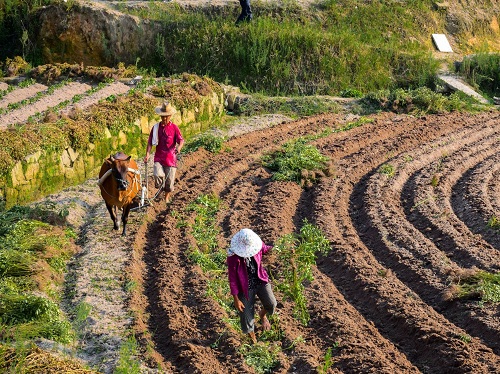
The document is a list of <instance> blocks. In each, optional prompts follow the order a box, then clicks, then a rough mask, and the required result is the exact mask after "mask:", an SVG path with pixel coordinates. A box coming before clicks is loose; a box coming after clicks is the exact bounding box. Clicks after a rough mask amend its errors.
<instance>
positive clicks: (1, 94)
mask: <svg viewBox="0 0 500 374" xmlns="http://www.w3.org/2000/svg"><path fill="white" fill-rule="evenodd" d="M35 83H36V81H35V80H34V79H32V78H29V79H25V80H23V81H22V82H19V84H18V85H17V86H13V85H9V87H7V89H5V90H0V99H1V98H2V97H4V96H5V95H7V94H8V93H9V92H12V91H14V90H16V89H19V88H26V87H29V86H31V85H33V84H35Z"/></svg>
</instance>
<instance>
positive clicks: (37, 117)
mask: <svg viewBox="0 0 500 374" xmlns="http://www.w3.org/2000/svg"><path fill="white" fill-rule="evenodd" d="M109 83H110V82H99V83H98V84H97V86H94V87H92V88H90V89H89V90H87V91H85V92H84V93H83V94H77V95H75V96H73V97H72V98H71V100H65V101H61V102H60V103H59V104H57V105H55V106H53V107H50V108H49V109H48V110H47V111H46V112H42V113H37V114H34V115H32V116H30V117H29V118H28V122H36V121H39V120H40V119H41V118H42V115H43V114H44V113H47V112H51V113H54V114H56V113H57V112H58V111H60V110H61V109H63V108H65V107H66V106H68V105H69V104H70V103H73V104H76V103H78V102H79V101H81V100H82V99H83V98H84V97H87V96H90V95H92V94H94V93H96V92H98V91H100V90H102V89H103V88H104V87H106V86H107V85H108V84H109Z"/></svg>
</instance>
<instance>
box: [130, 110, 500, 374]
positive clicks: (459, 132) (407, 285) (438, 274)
mask: <svg viewBox="0 0 500 374" xmlns="http://www.w3.org/2000/svg"><path fill="white" fill-rule="evenodd" d="M373 118H374V122H373V123H371V124H367V125H365V126H363V127H360V128H356V129H353V130H351V131H348V132H341V133H335V134H332V135H330V136H328V137H326V138H323V139H319V140H317V141H316V144H317V146H318V147H319V148H320V149H321V150H322V152H323V153H324V154H326V155H328V156H330V157H331V158H332V159H333V160H335V163H336V169H337V172H336V176H335V177H333V178H323V179H322V181H321V182H320V183H319V184H318V185H316V186H314V187H313V188H310V189H306V190H303V189H301V188H300V187H299V186H298V185H297V184H294V183H290V182H288V183H287V182H275V181H272V179H271V175H270V174H269V173H268V171H266V170H265V169H263V168H262V167H261V166H260V157H261V156H262V155H263V154H264V153H265V152H269V151H272V150H274V149H277V147H279V145H280V144H282V143H283V142H285V141H287V140H290V139H292V138H296V137H299V136H301V135H306V134H313V133H317V132H319V131H321V130H324V129H325V128H327V127H330V128H331V127H336V126H340V125H341V124H342V123H345V119H344V118H343V117H341V116H339V115H324V116H318V117H312V118H309V119H304V120H300V121H296V122H288V123H285V124H280V125H277V126H275V127H274V128H273V129H272V130H271V129H263V130H260V131H256V132H252V133H250V134H246V135H244V136H241V137H237V138H234V139H232V140H230V141H229V142H228V143H227V145H228V147H229V148H230V149H231V150H232V151H231V153H230V155H228V154H226V153H223V154H220V155H212V154H208V153H206V152H204V151H199V152H197V153H195V154H193V155H191V156H189V157H187V159H186V161H185V165H184V169H183V170H182V171H181V172H180V181H179V183H178V191H177V193H176V195H175V200H174V203H173V204H172V205H171V206H170V207H169V208H168V210H166V211H164V212H162V213H160V214H159V215H158V219H157V220H155V221H153V222H152V223H151V225H150V227H149V230H148V231H147V234H146V237H145V239H144V241H143V243H142V245H143V246H144V251H145V257H144V260H145V262H146V266H147V275H146V280H147V284H148V287H147V289H146V294H147V296H148V300H149V309H148V310H149V312H150V313H151V319H150V321H149V323H150V326H149V327H150V331H156V333H155V336H154V337H155V342H156V344H157V349H158V351H159V352H160V353H161V354H162V356H163V358H164V360H165V362H166V364H167V366H168V367H169V369H170V370H172V371H173V372H179V373H181V372H200V373H212V372H234V371H245V372H252V369H251V368H249V367H248V366H246V364H245V363H244V362H243V359H242V357H241V355H240V353H238V347H239V345H240V344H241V343H240V340H239V337H238V336H237V335H236V334H235V333H234V332H231V329H228V327H227V326H226V325H225V324H224V322H223V317H224V316H225V312H224V310H222V309H221V308H220V307H219V306H218V305H217V304H216V303H215V302H214V301H213V300H212V299H210V298H208V297H206V296H205V293H206V288H205V282H206V279H205V277H204V275H203V274H202V273H201V271H200V270H199V269H198V268H197V266H193V265H192V264H191V263H190V262H189V261H188V259H187V257H186V250H187V248H188V247H189V245H190V240H192V239H190V237H189V235H187V236H186V235H185V233H184V232H183V231H181V230H180V229H179V228H178V225H177V221H176V219H175V218H174V217H172V215H171V214H170V213H171V212H173V211H177V212H180V211H182V210H183V209H184V207H186V206H187V205H188V204H189V203H190V202H191V201H193V200H194V199H195V198H196V197H197V196H198V195H200V194H206V193H214V194H216V195H217V196H219V197H220V198H221V199H222V200H223V202H224V204H225V209H224V210H223V211H222V212H221V213H220V214H219V216H218V217H217V220H218V226H219V227H220V228H221V230H222V234H221V235H220V238H219V243H220V245H221V246H223V247H225V246H227V242H228V239H229V237H230V236H231V235H232V234H233V233H234V232H235V231H237V230H238V229H239V228H241V227H244V226H248V227H252V228H254V229H255V230H256V231H258V232H259V233H260V234H261V235H262V236H263V239H264V240H265V241H268V242H271V243H272V242H274V240H276V239H277V238H278V237H280V236H282V235H283V234H285V233H288V232H294V231H298V229H299V228H300V225H301V222H302V220H303V218H308V219H309V220H310V221H312V222H314V223H315V224H317V225H319V227H320V228H321V229H322V231H323V232H324V233H325V234H326V235H327V237H328V238H329V240H330V242H331V245H332V251H331V253H330V254H329V255H328V256H326V257H324V258H321V259H320V261H319V263H318V267H317V270H315V276H316V277H315V280H314V282H313V283H311V284H310V285H308V287H307V296H308V305H309V312H310V314H311V317H312V320H311V322H310V324H309V325H308V326H307V327H302V326H301V325H300V324H299V323H298V322H296V320H295V319H294V318H293V313H292V305H291V304H290V303H289V302H288V301H287V300H284V299H283V296H282V295H279V293H278V299H279V318H280V327H281V328H282V329H283V331H284V337H283V340H282V344H283V345H285V344H286V343H287V342H290V341H293V340H294V339H295V338H297V337H298V336H302V337H304V338H305V342H304V343H303V344H299V345H297V347H295V349H294V350H292V351H289V352H286V353H284V354H283V356H282V357H281V358H280V360H281V366H280V367H279V368H278V369H277V370H276V372H282V373H285V372H297V373H302V372H313V371H315V370H316V368H317V367H318V366H319V365H320V364H321V363H322V362H323V360H324V355H325V351H326V349H328V348H329V347H332V346H337V347H338V348H337V349H335V350H333V354H334V362H335V363H334V366H333V367H334V368H335V370H338V371H339V372H387V373H394V372H426V373H442V372H449V373H468V372H474V373H491V372H496V370H498V367H500V357H499V356H498V354H499V347H498V343H497V342H498V337H499V336H498V335H499V331H500V323H499V318H498V311H497V307H492V306H488V305H484V306H483V307H481V308H480V307H478V305H477V303H475V302H474V301H460V302H446V301H444V300H443V298H442V292H443V291H444V289H445V288H446V285H447V275H449V274H452V273H453V272H454V271H457V270H460V269H464V268H465V269H467V268H470V267H471V266H476V267H478V268H482V269H485V270H495V269H497V266H498V265H497V264H498V262H499V260H498V258H499V256H498V250H499V247H498V242H495V241H494V240H491V238H490V239H488V237H487V236H486V235H485V236H484V237H483V236H481V233H479V236H478V235H476V234H474V233H473V232H471V230H473V229H474V226H473V225H471V224H470V223H467V222H466V221H462V220H461V219H460V216H461V215H463V213H461V212H463V211H464V209H471V208H470V206H469V207H462V205H463V204H458V203H457V202H456V201H457V200H456V199H457V197H452V192H451V191H455V195H456V192H458V191H461V190H460V188H461V187H460V186H461V185H463V184H464V183H461V180H462V179H464V178H466V180H467V181H468V190H480V191H483V192H482V194H483V195H486V196H488V197H487V198H486V197H485V198H479V197H478V196H481V195H480V194H479V192H475V193H474V194H471V197H469V194H462V197H463V198H466V199H470V198H474V197H475V199H474V204H476V205H475V206H474V211H475V212H476V213H475V214H476V215H480V217H481V219H482V221H483V222H484V220H487V219H488V218H489V217H487V216H486V217H485V216H483V215H482V214H481V213H480V212H481V211H485V212H492V211H493V210H494V208H493V207H498V201H497V200H495V198H494V197H493V195H494V193H492V192H487V191H490V188H493V191H495V189H496V190H498V182H497V180H495V176H498V168H497V169H496V171H495V170H493V171H491V170H490V168H489V167H487V166H483V167H481V166H480V165H481V164H482V163H486V164H487V165H492V164H493V161H492V160H494V159H495V157H498V149H499V148H498V144H497V143H498V132H499V131H500V124H499V123H500V121H499V114H498V113H496V112H492V113H487V114H480V115H475V116H472V115H464V114H448V115H441V116H427V117H426V118H422V119H416V118H413V117H409V116H400V115H394V114H382V115H378V116H374V117H373ZM443 155H446V157H445V159H446V162H444V163H443V160H442V158H443ZM228 156H230V157H228ZM388 161H389V162H390V163H391V164H392V165H393V167H394V170H395V174H394V176H393V177H392V178H389V177H388V176H387V175H384V174H381V173H378V172H377V170H378V168H379V166H380V165H382V164H383V163H386V162H388ZM438 164H439V167H440V169H439V170H440V173H441V175H442V177H441V179H440V181H439V183H438V185H437V187H432V186H431V187H429V180H431V179H432V177H433V174H432V172H433V171H435V170H436V167H437V166H438ZM480 170H482V171H483V172H485V173H486V178H485V181H483V182H481V183H482V187H481V185H479V183H480V182H479V180H482V178H474V181H478V182H476V183H474V182H473V180H472V179H471V177H467V173H475V174H476V175H477V173H479V172H480ZM426 178H427V179H426ZM474 185H475V186H476V187H473V186H474ZM484 186H488V187H484ZM490 186H491V187H490ZM429 189H430V190H429ZM425 191H427V192H425ZM429 193H432V194H433V195H436V196H437V197H438V198H437V199H435V200H432V204H429V205H425V206H424V205H419V206H418V208H419V209H418V213H417V210H416V209H413V207H414V206H415V205H417V202H418V201H420V200H422V199H423V198H426V196H428V194H429ZM422 194H423V195H422ZM464 195H466V196H464ZM429 201H430V200H429ZM486 202H489V203H488V204H487V203H486ZM424 207H425V209H424ZM455 209H457V213H454V210H455ZM437 212H445V213H446V214H445V215H443V216H442V217H443V219H442V220H441V221H444V222H441V221H440V220H436V218H435V216H436V214H437ZM486 214H489V213H486ZM497 214H498V211H497ZM416 215H417V216H416ZM426 221H427V223H426V224H421V222H426ZM469 227H470V228H469ZM437 232H439V234H436V233H437ZM447 237H448V238H447ZM449 238H451V239H452V240H453V241H454V242H453V243H454V244H453V245H451V243H452V242H450V240H449ZM139 245H141V243H139ZM273 266H274V264H273V262H272V258H271V263H270V264H269V267H270V268H271V269H272V268H273ZM221 336H222V338H221ZM467 337H470V341H469V338H467ZM216 341H217V342H218V344H217V347H216V348H211V345H212V346H214V344H213V343H214V342H216ZM337 343H338V344H337Z"/></svg>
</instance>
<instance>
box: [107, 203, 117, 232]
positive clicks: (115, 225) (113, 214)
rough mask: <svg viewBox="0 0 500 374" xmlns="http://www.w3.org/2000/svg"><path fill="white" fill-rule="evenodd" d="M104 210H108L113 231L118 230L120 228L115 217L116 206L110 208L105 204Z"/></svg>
mask: <svg viewBox="0 0 500 374" xmlns="http://www.w3.org/2000/svg"><path fill="white" fill-rule="evenodd" d="M106 208H107V209H108V212H109V215H110V217H111V220H112V221H113V229H114V230H118V229H119V228H120V224H119V222H118V219H117V216H116V206H112V205H109V204H108V203H106Z"/></svg>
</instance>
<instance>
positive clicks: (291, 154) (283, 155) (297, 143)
mask: <svg viewBox="0 0 500 374" xmlns="http://www.w3.org/2000/svg"><path fill="white" fill-rule="evenodd" d="M327 162H328V157H326V156H323V155H322V154H321V153H320V152H319V151H318V149H317V148H316V147H314V146H313V145H310V144H307V139H304V138H299V139H296V140H292V141H289V142H287V143H285V144H284V145H283V147H282V148H281V149H280V150H279V151H276V152H275V153H273V154H268V155H265V156H264V157H263V164H264V166H266V167H268V168H269V169H271V170H272V171H273V172H274V173H273V179H274V180H288V181H294V182H297V183H299V182H300V180H301V178H302V175H301V173H302V171H303V170H324V169H325V168H326V164H327Z"/></svg>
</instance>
